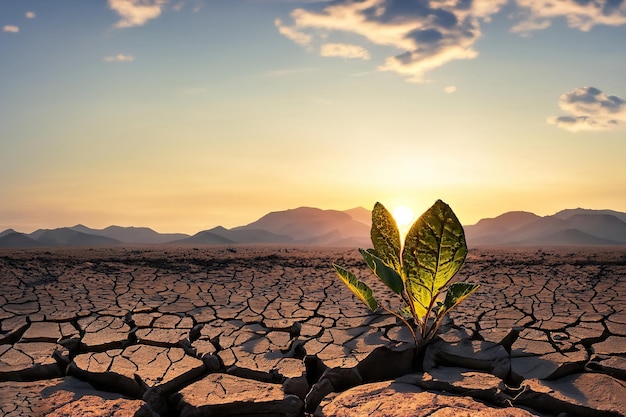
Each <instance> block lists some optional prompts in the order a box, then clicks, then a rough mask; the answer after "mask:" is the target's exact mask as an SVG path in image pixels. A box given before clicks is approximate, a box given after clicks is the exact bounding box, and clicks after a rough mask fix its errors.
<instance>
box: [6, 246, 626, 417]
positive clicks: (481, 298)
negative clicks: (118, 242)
mask: <svg viewBox="0 0 626 417" xmlns="http://www.w3.org/2000/svg"><path fill="white" fill-rule="evenodd" d="M333 262H337V263H340V264H342V265H344V266H346V267H349V269H351V270H353V271H355V272H358V275H359V277H360V278H361V279H363V280H366V281H367V282H368V283H370V284H371V285H372V287H373V289H374V293H375V295H377V296H378V298H379V300H383V302H389V303H392V305H393V303H394V302H395V298H394V297H392V294H391V293H390V292H389V291H388V290H386V288H385V287H384V285H383V284H382V283H380V282H377V281H376V280H375V278H373V277H371V276H370V275H369V271H367V270H366V267H365V264H364V262H363V261H362V260H361V258H360V256H359V254H358V252H357V251H356V249H348V248H340V249H328V248H312V247H289V248H287V247H269V246H247V247H243V246H232V247H226V246H224V247H209V246H206V247H203V246H197V247H193V246H186V247H172V246H169V247H165V246H151V247H98V248H62V247H57V248H48V249H24V250H17V249H12V250H2V251H0V415H4V416H11V417H14V416H45V415H47V416H55V417H60V416H116V417H126V416H133V415H136V416H152V417H159V416H160V417H165V416H173V417H178V416H187V417H189V416H244V415H245V416H300V415H305V414H313V415H317V416H361V415H371V416H400V417H402V416H406V417H408V416H415V417H417V416H436V417H442V416H493V417H495V416H559V417H565V416H602V417H603V416H624V415H626V248H623V247H604V248H603V247H596V248H580V247H573V248H543V249H538V248H506V249H504V248H502V249H471V250H470V253H469V255H468V257H467V260H466V263H465V265H464V266H463V268H462V269H461V271H460V272H459V273H458V274H457V277H455V279H459V280H464V281H474V282H478V283H480V284H481V287H480V288H479V290H478V291H477V292H476V293H475V294H473V295H472V296H471V297H469V298H468V299H466V300H465V301H464V302H463V303H462V304H461V305H460V306H458V307H457V308H456V309H455V310H453V311H452V312H451V313H450V315H449V320H447V321H446V323H445V325H444V326H443V328H442V329H441V333H440V337H439V338H438V339H437V340H436V341H435V342H433V343H432V344H431V345H429V347H428V348H427V349H426V351H425V352H424V354H423V355H422V356H420V357H419V360H417V361H416V360H414V359H413V358H412V352H413V351H412V350H411V349H412V338H411V336H410V334H409V332H408V331H407V329H406V328H405V327H404V326H403V325H402V323H401V322H399V320H397V319H396V318H395V317H394V316H392V315H389V314H381V313H380V312H379V313H372V312H370V311H369V310H367V308H366V307H365V306H364V305H363V304H362V303H361V302H360V301H359V300H358V299H356V297H354V296H353V295H352V293H351V292H350V291H349V290H348V289H347V288H346V287H345V286H344V285H343V284H342V283H341V282H340V281H339V280H338V279H337V277H336V276H335V273H334V271H333V269H332V267H331V264H332V263H333ZM381 294H386V295H387V296H388V297H385V296H381ZM407 358H409V359H408V360H407ZM416 364H417V366H416Z"/></svg>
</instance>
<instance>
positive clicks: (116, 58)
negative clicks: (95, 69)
mask: <svg viewBox="0 0 626 417" xmlns="http://www.w3.org/2000/svg"><path fill="white" fill-rule="evenodd" d="M103 59H104V61H105V62H132V61H134V60H135V56H134V55H126V54H117V55H112V56H105V57H104V58H103Z"/></svg>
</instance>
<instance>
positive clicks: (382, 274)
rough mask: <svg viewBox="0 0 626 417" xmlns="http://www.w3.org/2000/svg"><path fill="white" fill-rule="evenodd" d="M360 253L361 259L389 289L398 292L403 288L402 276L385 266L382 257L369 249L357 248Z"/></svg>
mask: <svg viewBox="0 0 626 417" xmlns="http://www.w3.org/2000/svg"><path fill="white" fill-rule="evenodd" d="M359 252H361V255H363V259H365V262H366V263H367V266H369V267H370V269H371V270H372V272H373V273H374V275H376V276H377V277H378V278H380V280H381V281H382V282H384V283H385V285H386V286H388V287H389V288H390V289H391V291H393V292H395V293H396V294H400V293H401V292H402V290H403V289H404V284H403V283H402V276H401V275H400V274H399V273H398V272H397V271H396V270H394V269H393V268H391V267H389V266H387V265H386V264H385V263H384V262H383V261H382V259H380V258H379V257H378V256H376V255H375V254H374V253H373V251H371V250H364V249H359Z"/></svg>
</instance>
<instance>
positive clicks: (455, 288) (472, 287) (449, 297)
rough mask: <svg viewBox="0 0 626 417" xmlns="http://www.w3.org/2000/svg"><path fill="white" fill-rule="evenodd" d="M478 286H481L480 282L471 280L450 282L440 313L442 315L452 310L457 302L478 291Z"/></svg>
mask: <svg viewBox="0 0 626 417" xmlns="http://www.w3.org/2000/svg"><path fill="white" fill-rule="evenodd" d="M478 287H480V284H474V283H471V282H454V283H452V284H450V286H449V287H448V292H447V293H446V299H445V300H444V302H443V306H442V308H441V310H440V311H439V312H438V315H439V316H441V315H443V314H446V313H447V312H448V311H450V310H452V309H453V308H454V307H455V306H456V305H457V304H459V303H460V302H461V301H463V300H464V299H465V298H467V297H468V296H469V295H470V294H472V293H473V292H474V291H476V290H477V289H478Z"/></svg>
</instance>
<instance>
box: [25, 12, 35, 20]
mask: <svg viewBox="0 0 626 417" xmlns="http://www.w3.org/2000/svg"><path fill="white" fill-rule="evenodd" d="M36 17H37V15H36V14H35V12H26V18H27V19H34V18H36Z"/></svg>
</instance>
